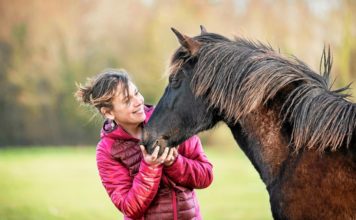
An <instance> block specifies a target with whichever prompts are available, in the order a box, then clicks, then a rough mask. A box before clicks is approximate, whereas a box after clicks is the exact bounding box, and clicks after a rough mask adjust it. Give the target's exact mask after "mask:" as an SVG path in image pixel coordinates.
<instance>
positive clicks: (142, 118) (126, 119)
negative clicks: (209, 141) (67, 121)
mask: <svg viewBox="0 0 356 220" xmlns="http://www.w3.org/2000/svg"><path fill="white" fill-rule="evenodd" d="M76 97H77V99H78V100H79V101H80V102H82V103H84V104H88V105H90V106H93V107H95V108H96V109H97V110H98V111H99V113H100V114H101V115H102V116H103V117H104V118H105V119H106V120H105V122H104V125H103V129H102V131H101V140H100V142H99V143H98V145H97V149H96V160H97V166H98V170H99V175H100V177H101V181H102V183H103V185H104V187H105V189H106V191H107V193H108V194H109V196H110V198H111V200H112V202H113V203H114V205H115V206H116V207H117V208H118V209H119V210H120V211H121V212H122V213H123V214H124V216H125V219H201V214H200V210H199V204H198V202H197V199H196V196H195V191H194V190H193V189H194V188H205V187H208V186H209V185H210V184H211V182H212V179H213V177H212V165H211V164H210V162H209V161H208V159H207V157H206V156H205V154H204V152H203V149H202V146H201V143H200V140H199V138H198V137H197V136H193V137H192V138H190V139H189V140H187V141H185V142H184V143H182V144H181V145H180V146H179V148H178V147H173V148H168V147H165V146H164V145H161V146H159V145H157V144H156V145H155V148H154V150H153V152H152V154H148V153H147V152H146V149H145V147H144V146H143V145H140V143H141V141H142V133H143V126H144V125H145V124H146V123H147V121H148V118H149V117H150V116H151V114H152V112H153V107H152V106H148V105H145V104H144V98H143V96H142V95H141V94H140V93H139V91H138V89H137V87H136V86H135V85H134V84H133V83H132V82H131V81H130V79H129V77H128V74H127V73H126V72H125V71H124V70H107V71H104V72H103V73H100V74H99V75H98V76H97V77H95V78H93V79H89V81H88V82H87V84H86V85H85V86H83V85H80V84H79V85H78V91H77V93H76ZM150 153H151V152H150Z"/></svg>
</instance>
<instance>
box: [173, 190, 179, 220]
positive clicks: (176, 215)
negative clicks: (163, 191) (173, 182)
mask: <svg viewBox="0 0 356 220" xmlns="http://www.w3.org/2000/svg"><path fill="white" fill-rule="evenodd" d="M172 202H173V203H172V205H173V219H174V220H178V211H177V195H176V192H175V191H174V190H172Z"/></svg>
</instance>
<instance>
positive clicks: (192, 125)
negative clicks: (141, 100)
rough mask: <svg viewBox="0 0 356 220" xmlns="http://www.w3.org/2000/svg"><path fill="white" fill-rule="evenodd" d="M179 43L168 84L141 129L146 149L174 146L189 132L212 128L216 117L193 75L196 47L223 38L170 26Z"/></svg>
mask: <svg viewBox="0 0 356 220" xmlns="http://www.w3.org/2000/svg"><path fill="white" fill-rule="evenodd" d="M172 30H173V32H174V33H175V35H176V36H177V38H178V40H179V42H180V44H181V47H179V48H178V49H177V50H176V52H175V53H174V55H173V57H172V60H171V63H170V68H169V84H168V86H167V87H166V89H165V92H164V94H163V96H162V98H161V99H160V101H159V102H158V104H157V106H156V108H155V110H154V112H153V114H152V116H151V118H150V120H149V122H148V124H147V126H146V127H145V131H144V140H143V143H144V145H145V146H146V148H147V150H148V152H149V153H152V151H153V148H154V146H156V145H160V146H162V147H174V146H177V145H178V144H180V143H181V142H183V141H184V140H186V139H188V138H189V137H191V136H192V135H194V134H196V133H198V132H200V131H203V130H207V129H209V128H211V127H212V126H214V125H215V124H216V123H217V121H218V116H217V115H216V114H214V109H213V108H211V107H210V106H209V105H208V104H207V103H206V102H205V101H204V97H203V95H201V96H197V95H196V92H195V91H194V89H193V86H194V85H192V83H191V82H192V79H193V77H194V73H195V65H196V64H197V62H198V60H199V51H200V50H201V49H202V47H204V46H205V45H207V44H211V43H216V42H218V41H221V40H227V39H226V38H224V37H222V36H220V35H216V34H211V33H207V32H206V30H205V28H204V27H202V26H201V35H199V36H196V37H194V38H190V37H188V36H186V35H183V34H181V33H179V32H178V31H177V30H175V29H174V28H172Z"/></svg>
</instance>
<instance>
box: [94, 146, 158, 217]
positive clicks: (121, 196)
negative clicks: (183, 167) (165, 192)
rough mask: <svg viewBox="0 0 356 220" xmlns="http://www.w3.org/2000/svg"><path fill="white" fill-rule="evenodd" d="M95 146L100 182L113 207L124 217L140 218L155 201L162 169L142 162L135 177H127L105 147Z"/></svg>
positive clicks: (126, 172) (123, 169) (124, 170)
mask: <svg viewBox="0 0 356 220" xmlns="http://www.w3.org/2000/svg"><path fill="white" fill-rule="evenodd" d="M100 145H101V144H100V142H99V144H98V148H97V152H96V161H97V166H98V170H99V175H100V178H101V181H102V183H103V185H104V187H105V189H106V191H107V193H108V194H109V196H110V198H111V200H112V202H113V203H114V205H115V206H116V207H117V208H118V209H119V210H120V211H121V212H122V213H123V214H124V215H126V216H127V217H129V218H139V217H141V216H142V215H143V214H144V213H145V211H146V209H147V208H148V206H149V205H150V203H151V202H152V200H153V198H154V197H155V195H156V193H157V190H158V186H159V183H160V180H161V176H162V165H161V166H157V167H150V166H149V165H147V164H146V163H145V162H144V161H143V160H142V161H141V164H140V168H139V171H138V174H137V175H136V176H135V177H131V176H130V175H129V171H128V170H127V168H125V167H124V166H123V165H122V164H120V163H119V162H117V161H115V160H114V159H113V158H112V157H111V154H110V153H109V152H108V151H107V150H106V149H105V147H104V146H100Z"/></svg>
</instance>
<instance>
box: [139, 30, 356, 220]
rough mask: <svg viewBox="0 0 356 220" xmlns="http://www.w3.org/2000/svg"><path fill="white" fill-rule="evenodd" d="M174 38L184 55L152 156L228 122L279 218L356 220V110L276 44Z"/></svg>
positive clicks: (174, 67)
mask: <svg viewBox="0 0 356 220" xmlns="http://www.w3.org/2000/svg"><path fill="white" fill-rule="evenodd" d="M172 31H173V32H174V34H175V35H176V37H177V39H178V40H179V43H180V47H179V48H178V49H177V50H176V51H175V52H174V54H173V56H172V58H171V62H170V65H169V68H168V73H169V83H168V85H167V87H166V89H165V91H164V94H163V96H162V97H161V99H160V100H159V102H158V104H157V106H156V108H155V110H154V112H153V114H152V116H151V118H150V120H149V121H148V123H147V125H146V126H145V127H144V135H143V144H144V145H145V147H146V149H147V151H148V152H152V151H153V148H154V147H155V146H157V145H159V146H161V148H165V147H169V148H171V147H174V146H177V145H179V144H180V143H182V142H183V141H184V140H186V139H188V138H189V137H191V136H192V135H195V134H197V133H199V132H201V131H205V130H208V129H210V128H213V127H214V126H215V125H216V124H217V123H218V122H224V123H226V124H227V126H228V127H229V128H230V130H231V132H232V135H233V137H234V139H235V140H236V142H237V143H238V145H239V147H240V148H241V149H242V151H243V152H244V154H245V155H246V156H247V157H248V159H249V160H250V161H251V163H252V164H253V166H254V168H255V169H256V170H257V172H258V173H259V175H260V178H261V179H262V181H263V182H264V184H265V185H266V189H267V191H268V194H269V200H270V206H271V212H272V216H273V218H274V219H291V220H294V219H356V132H355V131H356V129H355V127H356V105H355V103H352V102H351V101H350V100H348V97H347V96H348V95H347V94H346V93H345V92H344V91H346V90H347V89H349V87H350V85H348V86H345V87H343V88H340V89H336V90H332V89H331V83H330V72H331V67H332V56H331V52H330V47H329V49H327V48H325V47H324V50H323V52H322V56H321V61H320V74H317V73H316V72H314V71H313V70H311V68H309V67H308V66H307V65H306V64H305V63H304V62H302V61H301V60H299V59H298V58H296V57H294V56H286V55H283V54H281V53H280V52H279V51H276V50H274V49H273V48H272V47H271V46H270V45H266V44H263V43H261V42H256V41H251V40H248V39H244V38H239V37H235V38H234V39H233V40H230V39H228V38H226V37H224V36H222V35H219V34H216V33H210V32H207V31H206V29H205V28H204V27H203V26H201V33H200V35H197V36H195V37H189V36H187V35H184V34H181V33H180V32H179V31H177V30H176V29H174V28H172Z"/></svg>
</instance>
